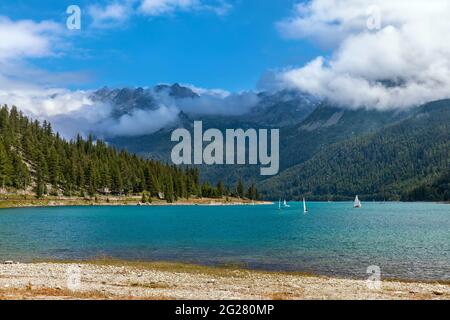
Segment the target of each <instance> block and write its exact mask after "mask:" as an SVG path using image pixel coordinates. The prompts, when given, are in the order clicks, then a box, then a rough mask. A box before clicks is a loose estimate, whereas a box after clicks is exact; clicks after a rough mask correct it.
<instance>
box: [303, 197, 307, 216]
mask: <svg viewBox="0 0 450 320" xmlns="http://www.w3.org/2000/svg"><path fill="white" fill-rule="evenodd" d="M303 212H304V213H305V214H306V213H308V207H307V206H306V199H305V198H303Z"/></svg>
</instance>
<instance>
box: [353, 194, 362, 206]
mask: <svg viewBox="0 0 450 320" xmlns="http://www.w3.org/2000/svg"><path fill="white" fill-rule="evenodd" d="M361 206H362V205H361V201H359V198H358V196H356V198H355V203H354V207H355V208H361Z"/></svg>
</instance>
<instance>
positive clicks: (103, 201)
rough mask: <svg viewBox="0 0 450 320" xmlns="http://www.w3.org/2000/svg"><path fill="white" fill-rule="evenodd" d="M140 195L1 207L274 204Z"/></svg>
mask: <svg viewBox="0 0 450 320" xmlns="http://www.w3.org/2000/svg"><path fill="white" fill-rule="evenodd" d="M140 199H141V198H140V197H138V196H136V197H111V198H106V197H101V198H97V199H84V198H57V197H48V198H43V199H36V198H31V197H27V198H20V196H12V197H11V198H7V199H5V198H3V199H1V198H0V209H14V208H45V207H95V206H101V207H119V206H130V207H131V206H143V207H146V206H148V207H158V206H245V205H247V206H248V205H272V204H273V202H270V201H251V200H247V199H238V198H229V199H228V200H227V199H226V198H223V199H213V198H192V199H180V200H178V201H175V202H173V203H167V202H166V201H164V200H153V201H152V202H151V203H142V202H141V201H140Z"/></svg>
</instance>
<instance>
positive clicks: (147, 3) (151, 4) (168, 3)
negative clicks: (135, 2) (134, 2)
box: [139, 0, 200, 16]
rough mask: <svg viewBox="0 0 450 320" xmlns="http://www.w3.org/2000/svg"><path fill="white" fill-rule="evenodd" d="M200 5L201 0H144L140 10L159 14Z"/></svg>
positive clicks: (149, 13)
mask: <svg viewBox="0 0 450 320" xmlns="http://www.w3.org/2000/svg"><path fill="white" fill-rule="evenodd" d="M199 5H200V2H199V0H143V1H142V3H141V5H140V7H139V10H140V11H141V12H142V13H144V14H146V15H150V16H159V15H162V14H166V13H172V12H174V11H176V10H190V9H193V8H195V7H198V6H199Z"/></svg>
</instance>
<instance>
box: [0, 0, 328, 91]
mask: <svg viewBox="0 0 450 320" xmlns="http://www.w3.org/2000/svg"><path fill="white" fill-rule="evenodd" d="M124 1H127V0H124ZM136 1H137V0H136ZM297 2H298V1H293V0H276V1H269V0H262V1H261V0H259V1H258V0H234V1H233V0H227V4H229V5H230V7H229V8H228V11H227V13H226V14H217V13H215V12H213V11H211V10H173V11H172V12H168V13H162V14H158V15H142V14H129V16H128V17H127V19H126V20H125V21H121V22H120V23H117V24H114V25H112V26H108V27H102V28H96V27H94V26H93V23H92V22H93V20H92V17H91V16H90V15H89V14H88V12H87V11H88V8H89V6H90V5H92V4H93V3H96V4H98V5H99V7H101V6H104V5H106V4H107V3H114V1H97V2H95V1H82V0H77V1H74V0H70V1H65V0H59V1H54V0H51V1H50V0H16V1H8V2H7V3H4V2H3V3H2V4H1V5H0V15H1V16H6V17H8V18H9V19H11V20H24V19H31V20H33V21H36V22H38V21H43V20H51V21H54V22H56V23H58V24H61V25H62V26H65V22H66V18H67V14H66V13H65V11H66V8H67V6H68V5H71V4H76V5H79V6H80V8H81V9H82V29H81V30H80V31H68V30H64V33H65V34H64V41H65V42H67V43H66V44H65V46H68V47H65V49H64V50H63V51H62V52H61V53H60V54H58V56H57V57H55V56H51V57H44V58H38V59H36V58H34V59H29V61H30V62H32V63H33V65H35V66H37V67H39V68H42V69H44V70H51V71H52V72H83V73H85V74H87V75H88V76H87V77H85V78H84V81H82V82H77V83H70V84H69V85H68V86H69V87H71V88H82V89H87V88H98V87H102V86H112V87H121V86H151V85H153V84H156V83H161V82H163V83H174V82H179V83H189V84H193V85H195V86H199V87H204V88H221V89H225V90H229V91H240V90H251V89H255V88H256V87H257V85H258V82H259V80H260V78H261V76H263V75H264V74H265V73H266V72H268V71H270V70H280V69H283V68H285V67H288V66H302V65H303V64H305V63H306V62H308V61H310V60H312V59H313V58H314V57H315V56H317V55H319V54H321V53H322V52H321V51H320V49H318V48H317V47H316V46H314V45H312V44H311V43H310V42H308V41H307V40H292V39H287V38H285V37H283V36H282V35H281V34H280V32H279V30H278V29H277V27H276V23H277V22H279V21H281V20H282V19H284V18H286V17H289V16H290V15H291V14H292V12H293V9H294V4H295V3H297ZM209 4H211V5H217V6H218V5H223V4H224V2H211V3H209Z"/></svg>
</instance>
